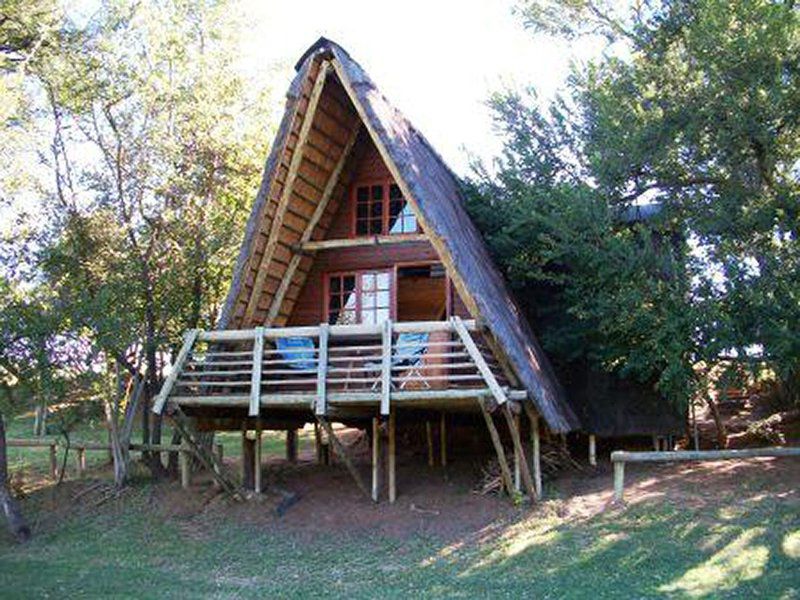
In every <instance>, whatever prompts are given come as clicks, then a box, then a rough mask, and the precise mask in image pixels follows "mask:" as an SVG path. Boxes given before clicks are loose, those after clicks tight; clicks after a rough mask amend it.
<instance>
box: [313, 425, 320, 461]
mask: <svg viewBox="0 0 800 600" xmlns="http://www.w3.org/2000/svg"><path fill="white" fill-rule="evenodd" d="M314 449H315V450H316V451H317V464H318V465H321V464H322V434H321V433H320V431H319V424H318V423H314Z"/></svg>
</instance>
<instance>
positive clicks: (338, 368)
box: [153, 318, 508, 416]
mask: <svg viewBox="0 0 800 600" xmlns="http://www.w3.org/2000/svg"><path fill="white" fill-rule="evenodd" d="M404 334H427V336H428V337H427V339H425V340H424V341H422V342H420V341H419V340H413V339H410V338H409V337H408V336H407V335H404ZM482 337H483V336H482V334H481V332H480V331H479V330H478V327H477V325H476V323H475V321H472V320H461V319H458V318H453V319H450V320H448V321H419V322H398V323H394V322H391V321H386V322H384V323H382V324H379V325H327V324H322V325H319V326H313V327H274V328H263V327H259V328H255V329H247V330H221V331H198V330H193V331H190V332H187V334H186V336H185V340H184V345H183V347H182V349H181V351H180V353H179V354H178V357H177V358H176V361H175V364H174V365H173V368H172V371H171V372H170V375H169V377H168V378H167V381H166V382H165V384H164V386H163V388H162V390H161V393H160V394H159V397H158V398H157V401H156V402H155V405H154V409H153V410H154V411H155V412H158V413H160V412H162V411H163V408H164V406H165V404H166V402H167V400H168V399H169V398H173V399H175V400H176V401H177V402H178V403H184V404H196V405H203V404H206V405H239V406H241V405H243V404H244V403H245V402H246V404H247V406H248V407H249V414H250V415H251V416H257V415H259V413H260V408H261V405H262V403H265V402H266V403H269V402H270V401H272V402H278V401H289V400H290V399H294V401H296V402H306V403H308V404H309V405H310V406H311V407H312V408H313V410H314V411H315V413H316V414H317V415H324V414H326V413H327V410H328V406H329V404H331V403H337V402H361V401H363V402H378V403H379V405H380V411H381V414H384V415H386V414H389V411H390V404H391V402H392V401H393V400H398V399H425V398H429V399H447V398H457V397H463V396H464V395H465V393H467V392H468V391H470V390H472V391H473V392H474V391H476V390H478V391H482V392H484V393H487V394H489V395H492V396H494V397H495V399H496V400H497V401H498V402H500V403H502V402H504V401H505V400H506V398H507V386H508V381H507V380H506V379H505V376H504V374H503V372H502V369H501V367H500V365H499V363H498V362H497V360H496V358H495V357H494V355H493V354H492V352H491V351H490V350H489V349H488V347H487V346H486V345H485V344H484V343H483V339H482ZM281 338H284V339H287V338H295V339H297V338H303V339H305V340H309V341H308V342H306V343H307V344H308V345H307V346H304V347H295V348H283V349H278V348H277V346H276V344H277V340H279V339H281Z"/></svg>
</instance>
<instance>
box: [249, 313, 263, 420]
mask: <svg viewBox="0 0 800 600" xmlns="http://www.w3.org/2000/svg"><path fill="white" fill-rule="evenodd" d="M254 333H255V339H253V371H252V375H251V377H250V410H249V411H248V414H249V415H250V416H251V417H257V416H258V415H259V413H260V412H261V363H262V361H263V360H264V328H263V327H256V328H255V329H254Z"/></svg>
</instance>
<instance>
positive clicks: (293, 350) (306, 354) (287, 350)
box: [275, 337, 317, 371]
mask: <svg viewBox="0 0 800 600" xmlns="http://www.w3.org/2000/svg"><path fill="white" fill-rule="evenodd" d="M275 348H276V349H277V350H278V352H279V353H280V356H281V358H282V359H283V360H285V361H286V365H287V366H288V367H289V368H291V369H297V370H298V371H300V370H304V371H305V370H310V369H316V368H317V356H316V353H315V350H316V348H315V347H314V340H313V339H311V338H309V337H279V338H277V339H276V340H275Z"/></svg>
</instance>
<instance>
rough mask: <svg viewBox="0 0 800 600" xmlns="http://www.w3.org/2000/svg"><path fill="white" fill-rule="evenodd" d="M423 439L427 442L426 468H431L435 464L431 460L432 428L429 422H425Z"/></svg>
mask: <svg viewBox="0 0 800 600" xmlns="http://www.w3.org/2000/svg"><path fill="white" fill-rule="evenodd" d="M425 438H426V441H427V442H428V466H429V467H433V466H434V464H435V461H434V458H433V427H432V426H431V422H430V421H425Z"/></svg>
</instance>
